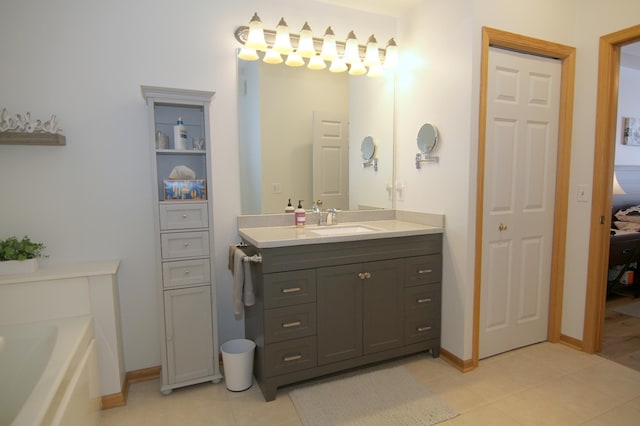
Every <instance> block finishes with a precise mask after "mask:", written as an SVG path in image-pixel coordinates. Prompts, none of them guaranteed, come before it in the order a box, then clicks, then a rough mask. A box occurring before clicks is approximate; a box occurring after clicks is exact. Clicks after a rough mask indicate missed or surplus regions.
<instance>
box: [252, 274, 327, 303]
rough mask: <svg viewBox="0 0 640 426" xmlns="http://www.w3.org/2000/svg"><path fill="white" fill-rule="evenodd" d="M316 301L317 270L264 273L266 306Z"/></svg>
mask: <svg viewBox="0 0 640 426" xmlns="http://www.w3.org/2000/svg"><path fill="white" fill-rule="evenodd" d="M315 301H316V271H315V270H314V269H305V270H302V271H291V272H278V273H275V274H265V275H264V307H265V308H278V307H281V306H289V305H299V304H302V303H309V302H315Z"/></svg>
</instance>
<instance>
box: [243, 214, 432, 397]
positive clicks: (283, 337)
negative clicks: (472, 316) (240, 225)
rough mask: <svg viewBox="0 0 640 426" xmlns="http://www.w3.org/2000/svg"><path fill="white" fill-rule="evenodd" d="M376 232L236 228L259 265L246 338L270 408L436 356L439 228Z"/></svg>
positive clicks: (388, 224)
mask: <svg viewBox="0 0 640 426" xmlns="http://www.w3.org/2000/svg"><path fill="white" fill-rule="evenodd" d="M370 224H371V225H369V224H365V225H360V224H358V225H350V226H349V225H339V226H336V227H324V228H323V227H307V228H304V230H300V229H295V228H294V227H272V228H250V229H240V235H241V236H242V237H243V239H244V240H245V241H246V242H247V243H248V244H249V247H248V248H247V251H249V252H255V253H260V254H261V257H262V263H258V264H255V265H254V267H253V268H252V270H253V280H254V288H255V292H256V304H255V305H254V306H250V307H245V334H246V338H247V339H251V340H253V341H255V343H256V358H255V364H254V374H255V377H256V380H257V382H258V383H259V385H260V387H261V389H262V392H263V394H264V397H265V399H266V400H267V401H271V400H273V399H275V396H276V392H277V388H278V387H280V386H284V385H287V384H291V383H295V382H299V381H302V380H307V379H311V378H315V377H318V376H322V375H326V374H330V373H336V372H339V371H343V370H347V369H350V368H354V367H359V366H363V365H366V364H370V363H374V362H379V361H384V360H388V359H392V358H396V357H400V356H404V355H408V354H413V353H417V352H423V351H427V350H430V351H431V353H432V355H433V356H434V357H437V356H439V352H440V317H441V315H440V306H441V303H440V301H441V278H442V228H440V227H434V226H422V225H412V224H407V223H404V222H399V221H396V220H390V221H377V222H370ZM367 229H370V230H371V232H369V231H367ZM341 230H345V232H340V231H341ZM283 235H285V237H283ZM286 235H289V236H290V237H286Z"/></svg>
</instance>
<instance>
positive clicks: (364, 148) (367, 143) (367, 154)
mask: <svg viewBox="0 0 640 426" xmlns="http://www.w3.org/2000/svg"><path fill="white" fill-rule="evenodd" d="M360 152H362V159H363V160H365V161H369V160H371V159H372V158H373V155H374V154H375V153H376V144H375V143H373V138H372V137H371V136H367V137H365V138H364V139H363V140H362V145H360Z"/></svg>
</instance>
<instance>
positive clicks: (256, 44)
mask: <svg viewBox="0 0 640 426" xmlns="http://www.w3.org/2000/svg"><path fill="white" fill-rule="evenodd" d="M244 46H245V47H247V48H249V49H254V50H261V51H263V52H264V51H265V50H267V42H266V41H265V40H264V30H263V27H262V21H261V20H260V18H259V17H258V14H257V13H255V14H254V15H253V18H251V21H250V22H249V35H248V37H247V42H246V43H245V44H244Z"/></svg>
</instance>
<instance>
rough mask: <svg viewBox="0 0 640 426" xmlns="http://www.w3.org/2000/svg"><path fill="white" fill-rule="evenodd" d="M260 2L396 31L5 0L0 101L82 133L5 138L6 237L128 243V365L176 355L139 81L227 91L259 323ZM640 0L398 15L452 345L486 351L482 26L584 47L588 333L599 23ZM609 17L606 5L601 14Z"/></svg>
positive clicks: (576, 321)
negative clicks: (476, 246) (255, 219)
mask: <svg viewBox="0 0 640 426" xmlns="http://www.w3.org/2000/svg"><path fill="white" fill-rule="evenodd" d="M256 10H257V11H258V12H259V13H260V15H261V17H262V19H263V21H264V22H265V24H266V26H267V27H271V28H272V27H273V26H275V24H276V22H277V21H278V20H279V19H280V17H281V16H284V17H285V18H286V19H287V21H288V23H289V25H290V27H291V28H292V29H296V28H300V27H301V26H302V24H303V23H304V19H308V20H309V24H310V25H311V27H312V29H314V30H315V31H316V32H322V31H324V29H325V28H326V27H327V26H328V25H332V26H333V29H334V30H335V32H336V34H338V35H339V36H342V35H346V34H347V33H348V31H349V30H351V29H354V30H355V32H356V34H358V36H360V37H361V38H364V37H366V36H367V35H368V34H371V33H375V34H376V36H377V38H378V40H388V39H389V38H390V37H392V36H395V35H396V34H395V21H394V20H392V19H391V18H387V17H382V16H377V15H369V14H363V13H359V12H355V11H352V10H348V9H341V8H336V7H333V6H328V5H326V4H321V3H315V2H313V1H311V0H309V1H308V2H306V3H305V6H304V7H300V2H299V1H294V0H273V1H271V2H269V7H268V8H267V7H265V6H264V3H263V2H260V1H258V0H245V1H242V2H238V3H230V2H226V1H220V0H216V1H213V0H208V1H205V0H185V1H183V2H179V3H176V2H169V1H166V0H155V1H151V0H139V1H136V2H127V1H123V0H117V1H111V2H100V3H99V2H95V1H94V2H85V1H80V0H56V1H51V2H41V1H36V0H3V2H2V3H1V5H0V40H3V41H4V42H3V43H0V58H2V60H1V61H0V76H2V77H1V79H0V100H1V101H0V102H2V106H4V107H7V108H8V109H9V110H10V111H11V112H13V113H18V112H21V113H23V112H26V111H30V112H31V113H32V114H33V115H34V116H35V117H38V118H45V119H46V118H48V116H49V115H50V114H52V113H55V114H57V116H58V119H59V121H60V124H61V127H62V128H63V129H64V130H65V132H64V133H65V135H66V137H67V146H65V147H37V146H36V147H22V146H0V180H1V181H2V183H3V185H2V190H1V191H0V195H1V198H0V200H2V201H1V202H0V223H1V225H0V226H1V228H0V237H5V236H8V235H18V236H20V235H24V234H29V235H30V236H31V237H32V238H34V239H35V240H39V241H44V242H45V243H46V244H47V247H48V250H47V251H48V253H49V255H50V256H51V257H50V258H49V259H47V260H46V263H50V264H54V263H56V264H58V263H72V262H79V261H88V260H107V259H121V260H122V266H121V270H120V274H119V279H118V281H119V286H120V297H121V307H122V324H123V337H124V346H125V358H126V369H127V370H136V369H140V368H145V367H149V366H153V365H159V364H160V354H159V348H160V344H159V341H158V337H159V331H158V326H157V324H158V321H159V320H160V317H159V315H158V309H159V308H158V306H157V302H156V297H157V296H156V286H157V284H156V282H155V277H154V276H153V271H154V266H153V244H154V236H153V225H152V223H151V218H152V214H151V211H152V209H153V208H154V207H153V205H152V202H151V198H152V197H151V195H150V194H151V192H150V191H151V190H153V189H152V188H153V183H152V181H151V177H150V161H151V159H150V155H149V148H148V143H150V142H149V141H147V140H146V137H147V129H146V113H147V112H146V109H145V104H144V101H143V100H142V97H141V95H140V85H141V84H147V85H157V86H168V87H182V88H190V89H201V90H214V91H216V96H215V98H214V101H213V104H212V109H211V120H212V141H213V147H212V149H213V172H214V182H213V187H214V193H215V194H216V196H215V200H214V215H215V223H214V232H215V233H214V237H215V242H216V253H215V262H216V264H215V267H216V272H215V280H216V283H217V285H218V296H219V310H218V319H219V329H220V341H221V342H224V341H225V340H228V339H230V338H233V337H238V336H242V334H243V323H242V321H237V320H235V319H234V318H233V314H232V309H231V303H230V301H231V292H230V289H231V277H230V275H229V273H228V271H227V269H226V263H227V259H226V256H227V250H226V247H227V246H228V245H229V244H231V243H233V242H236V241H237V240H238V237H237V234H236V216H237V215H238V214H239V212H240V195H239V187H240V186H239V178H238V173H241V170H240V169H239V159H238V146H237V145H238V130H237V113H236V107H237V96H236V88H237V86H236V59H235V48H236V47H237V44H236V42H235V40H234V39H233V36H232V33H233V30H234V29H235V27H236V26H237V25H240V24H243V25H246V23H247V21H248V20H249V18H250V17H251V15H252V14H253V12H254V11H256ZM639 12H640V3H638V2H637V0H611V1H608V2H601V1H597V0H580V1H578V0H573V1H564V2H558V1H552V0H536V1H530V2H526V3H525V2H524V1H520V2H509V1H504V0H457V1H452V0H424V2H423V4H422V5H419V6H417V7H416V8H415V9H414V10H412V11H410V13H408V14H406V15H405V16H404V17H403V18H402V19H401V21H400V23H399V27H398V28H399V37H398V44H399V45H400V46H401V60H402V61H403V67H404V70H403V71H402V72H401V73H400V78H399V81H398V84H397V89H398V93H397V99H398V110H397V116H398V122H397V129H398V132H397V135H396V139H397V142H398V146H397V151H398V159H397V171H398V180H399V181H401V182H403V183H405V184H406V192H405V198H404V200H403V201H401V202H399V203H398V208H400V209H405V210H417V211H426V212H434V213H444V214H445V215H446V233H445V242H444V282H443V284H444V306H443V347H444V348H445V349H447V350H448V351H450V352H452V353H453V354H454V355H456V356H458V357H461V358H463V359H468V358H470V356H471V325H472V318H471V312H472V309H471V308H472V301H473V236H474V220H475V179H476V177H475V176H476V162H477V159H476V145H477V128H478V123H477V115H478V94H479V60H480V28H481V26H483V25H487V26H491V27H495V28H500V29H503V30H507V31H511V32H516V33H520V34H523V35H527V36H533V37H538V38H542V39H546V40H550V41H554V42H559V43H563V44H568V45H573V46H575V47H577V49H578V55H577V72H576V91H575V92H576V98H575V107H574V129H573V130H574V131H573V152H572V165H571V190H570V200H569V228H568V236H567V238H568V249H567V279H566V282H565V291H564V304H563V310H564V314H563V324H562V332H563V333H565V334H567V335H569V336H571V337H575V338H578V339H581V338H582V324H583V318H584V295H585V288H586V269H587V268H586V265H587V250H588V242H589V235H588V233H589V231H588V230H589V214H590V204H589V203H578V202H577V201H576V198H575V197H574V196H573V195H571V194H575V188H576V186H577V185H578V184H581V183H587V184H590V183H591V181H592V176H591V174H592V170H593V147H594V140H593V139H594V138H593V135H594V124H593V123H594V117H595V102H596V79H597V55H598V38H599V37H600V36H601V35H604V34H608V33H611V32H614V31H616V30H619V29H622V28H626V27H629V26H632V25H634V24H637V16H638V13H639ZM603 16H606V17H607V19H602V17H603ZM427 121H428V122H432V123H433V124H435V125H436V126H437V127H438V128H439V130H440V134H441V137H442V145H441V147H440V149H439V150H438V151H437V152H435V154H436V155H439V156H440V163H438V164H427V165H425V166H424V167H423V168H422V169H421V170H416V169H415V166H414V164H413V161H414V158H415V153H416V147H415V136H416V134H417V131H418V129H419V128H420V126H421V125H422V124H423V123H424V122H427Z"/></svg>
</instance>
